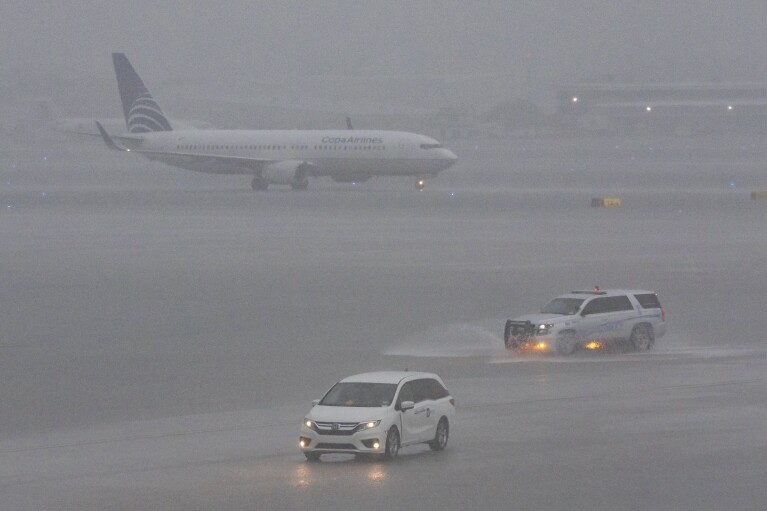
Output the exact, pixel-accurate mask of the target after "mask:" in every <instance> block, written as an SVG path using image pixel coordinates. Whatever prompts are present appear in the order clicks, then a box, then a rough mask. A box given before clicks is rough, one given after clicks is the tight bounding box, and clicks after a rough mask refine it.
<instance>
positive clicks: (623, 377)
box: [0, 136, 767, 511]
mask: <svg viewBox="0 0 767 511" xmlns="http://www.w3.org/2000/svg"><path fill="white" fill-rule="evenodd" d="M763 145H764V141H763V140H761V139H760V138H759V137H743V136H741V137H699V138H674V139H668V138H660V137H659V138H657V139H654V138H596V139H562V140H559V139H543V140H531V139H512V140H496V141H481V142H480V141H452V142H451V141H446V146H448V147H450V148H451V149H454V150H455V152H456V153H457V154H458V155H459V157H460V158H461V160H460V161H459V163H458V164H457V165H456V166H455V167H453V168H451V169H449V170H448V171H446V172H444V173H442V174H441V175H440V176H439V177H438V178H436V179H431V180H429V181H428V182H427V188H426V190H425V191H423V192H416V191H415V190H414V189H413V181H414V180H412V179H411V178H400V179H397V178H383V179H375V180H371V181H370V182H367V183H360V184H356V185H353V184H336V183H332V182H331V181H329V180H327V181H326V180H313V181H311V182H310V188H309V190H307V191H305V192H292V191H290V190H289V189H286V188H278V187H275V188H274V189H273V190H270V191H268V192H266V193H254V192H252V191H251V190H250V189H249V180H248V179H246V178H241V177H239V178H238V177H222V176H208V175H198V174H193V173H187V172H184V171H180V170H173V169H170V168H168V167H164V166H162V165H158V164H152V163H150V162H145V161H143V160H141V159H140V158H137V157H135V156H136V155H120V154H113V153H108V152H106V150H100V149H101V148H98V149H96V148H93V149H91V148H90V147H89V146H88V142H87V141H86V142H85V143H82V144H77V145H74V144H73V145H69V144H56V145H53V146H50V147H48V146H45V147H44V148H41V147H40V146H37V147H35V146H29V147H11V148H8V150H7V151H4V153H3V154H4V158H5V160H6V161H3V162H0V177H2V181H1V182H0V206H2V209H1V210H0V235H1V236H2V240H3V244H2V247H1V248H0V275H1V277H2V278H0V304H1V305H2V307H0V375H2V386H1V387H0V410H2V413H0V509H8V510H19V511H26V510H43V509H49V510H78V511H80V510H99V511H102V510H118V509H147V510H149V509H151V510H198V509H199V510H207V509H217V510H239V509H268V510H282V509H284V510H292V509H312V510H325V509H328V510H331V509H332V510H346V509H366V510H370V509H413V508H419V509H422V510H424V511H428V510H437V509H439V510H443V509H456V510H458V509H549V510H560V509H561V510H568V511H573V510H588V511H595V510H602V509H604V510H608V509H610V510H613V509H622V510H640V509H642V510H647V509H654V510H707V509H710V510H721V509H730V510H756V509H763V507H764V503H765V502H767V487H766V486H765V485H764V481H766V480H767V427H765V424H767V333H766V332H767V314H765V310H766V309H765V303H766V301H767V300H766V299H767V285H765V283H766V282H767V201H758V200H751V199H750V192H752V191H758V190H767V148H765V147H763ZM606 196H618V197H621V199H622V202H623V205H622V206H621V207H616V208H592V207H590V205H591V199H592V198H596V197H606ZM595 285H599V286H600V287H602V288H614V287H622V288H644V289H650V290H654V291H657V292H658V294H659V297H660V300H661V302H662V303H663V305H664V307H665V310H666V315H667V325H668V334H667V335H666V336H665V337H663V338H661V339H658V340H657V342H656V345H655V347H654V349H653V350H652V351H650V352H646V353H578V354H576V355H574V356H572V357H557V356H532V357H529V356H528V357H524V356H520V355H515V354H512V353H508V352H506V350H505V349H503V343H502V340H501V334H502V331H503V323H504V321H505V320H506V319H507V318H508V317H513V316H516V315H520V314H523V313H527V312H534V311H536V310H537V309H538V308H539V307H540V306H542V305H543V304H545V303H546V302H547V301H548V300H549V299H550V298H552V297H553V296H556V295H557V294H560V293H562V292H565V291H569V290H571V289H582V288H590V287H592V286H595ZM402 368H409V369H411V370H427V371H434V372H437V373H439V374H440V375H441V376H442V377H443V379H444V380H445V382H446V384H447V385H448V388H449V389H450V391H451V392H452V394H453V395H454V397H455V398H456V405H457V414H456V419H455V421H454V424H453V425H452V428H451V437H450V442H449V445H448V448H447V449H446V451H444V452H441V453H432V452H431V451H430V450H429V449H428V447H412V448H406V449H403V451H402V452H401V456H400V458H399V459H398V460H396V461H394V462H392V463H383V462H377V461H365V462H360V461H355V460H354V458H353V457H350V456H343V455H333V456H325V457H323V462H321V463H316V464H315V463H307V462H306V461H305V460H304V457H303V456H302V455H301V453H300V452H299V451H298V449H297V445H296V444H297V434H298V430H299V424H300V421H301V419H302V418H303V415H304V414H305V413H306V411H307V410H308V409H309V407H310V403H311V400H312V399H316V398H319V397H321V396H322V394H323V393H324V391H325V390H326V389H327V388H329V387H330V386H331V385H332V384H333V383H334V382H335V381H337V380H338V379H340V378H342V377H344V376H347V375H349V374H353V373H358V372H363V371H368V370H378V369H402Z"/></svg>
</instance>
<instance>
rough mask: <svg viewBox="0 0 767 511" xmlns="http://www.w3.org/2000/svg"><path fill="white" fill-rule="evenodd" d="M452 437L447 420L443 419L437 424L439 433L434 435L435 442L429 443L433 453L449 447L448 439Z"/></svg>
mask: <svg viewBox="0 0 767 511" xmlns="http://www.w3.org/2000/svg"><path fill="white" fill-rule="evenodd" d="M449 436H450V427H449V426H448V423H447V418H445V417H442V418H441V419H440V420H439V424H437V431H436V433H434V440H432V441H431V442H429V447H431V450H432V451H441V450H442V449H444V448H445V447H447V439H448V437H449Z"/></svg>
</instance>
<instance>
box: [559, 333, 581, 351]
mask: <svg viewBox="0 0 767 511" xmlns="http://www.w3.org/2000/svg"><path fill="white" fill-rule="evenodd" d="M577 347H578V338H577V337H576V336H575V333H573V332H565V333H563V334H562V335H560V336H559V337H558V338H557V353H559V354H560V355H572V354H573V352H574V351H575V348H577Z"/></svg>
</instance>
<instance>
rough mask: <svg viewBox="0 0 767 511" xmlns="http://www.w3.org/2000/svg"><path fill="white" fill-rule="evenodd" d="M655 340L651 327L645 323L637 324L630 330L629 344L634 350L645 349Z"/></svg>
mask: <svg viewBox="0 0 767 511" xmlns="http://www.w3.org/2000/svg"><path fill="white" fill-rule="evenodd" d="M654 342H655V335H654V334H653V331H652V327H651V326H647V325H637V326H635V327H634V330H632V331H631V344H632V345H633V346H634V349H635V350H636V351H647V350H649V349H650V348H651V347H652V345H653V343H654Z"/></svg>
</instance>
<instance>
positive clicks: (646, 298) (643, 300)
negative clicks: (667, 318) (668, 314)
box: [634, 293, 660, 309]
mask: <svg viewBox="0 0 767 511" xmlns="http://www.w3.org/2000/svg"><path fill="white" fill-rule="evenodd" d="M634 298H636V299H637V301H638V302H639V305H641V306H642V308H643V309H660V300H658V295H656V294H655V293H648V294H641V295H634Z"/></svg>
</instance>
